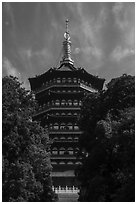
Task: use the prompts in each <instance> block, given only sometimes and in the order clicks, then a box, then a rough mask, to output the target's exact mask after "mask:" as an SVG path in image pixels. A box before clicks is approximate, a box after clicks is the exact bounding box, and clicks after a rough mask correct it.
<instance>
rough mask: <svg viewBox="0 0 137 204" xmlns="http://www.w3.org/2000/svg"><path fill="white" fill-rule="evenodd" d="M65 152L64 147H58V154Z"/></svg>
mask: <svg viewBox="0 0 137 204" xmlns="http://www.w3.org/2000/svg"><path fill="white" fill-rule="evenodd" d="M64 153H65V148H64V147H61V148H60V149H59V154H60V155H63V154H64Z"/></svg>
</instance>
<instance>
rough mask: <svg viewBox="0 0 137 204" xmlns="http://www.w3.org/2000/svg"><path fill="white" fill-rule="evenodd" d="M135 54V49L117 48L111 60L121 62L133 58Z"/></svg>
mask: <svg viewBox="0 0 137 204" xmlns="http://www.w3.org/2000/svg"><path fill="white" fill-rule="evenodd" d="M134 54H135V52H134V50H133V49H128V48H125V49H122V47H121V46H117V47H116V48H115V49H114V50H113V52H112V53H111V59H112V60H116V61H117V62H119V61H120V60H123V59H124V58H126V57H128V56H132V55H134Z"/></svg>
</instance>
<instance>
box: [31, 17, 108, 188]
mask: <svg viewBox="0 0 137 204" xmlns="http://www.w3.org/2000/svg"><path fill="white" fill-rule="evenodd" d="M104 81H105V80H104V79H101V78H98V77H97V76H93V75H91V74H89V73H88V72H87V71H86V70H85V69H84V68H76V67H75V66H74V61H73V60H72V58H71V40H70V34H69V30H68V20H66V31H65V34H64V41H63V57H62V59H61V61H60V66H59V67H57V68H50V69H49V70H48V71H47V72H45V73H43V74H41V75H39V76H36V77H33V78H29V82H30V86H31V90H32V91H33V92H34V93H35V98H36V100H37V101H38V104H39V110H38V111H37V112H36V114H35V115H34V116H33V119H34V120H38V121H40V122H41V125H42V126H43V127H44V128H46V129H47V130H48V133H49V137H50V139H51V140H52V141H53V142H52V145H51V163H52V166H53V171H52V179H53V185H54V186H55V187H58V186H61V187H64V186H68V187H72V186H76V185H77V184H76V181H75V176H74V171H75V168H76V167H77V165H79V164H80V159H79V158H78V157H77V152H78V151H79V147H78V139H79V137H80V135H81V134H82V132H81V130H80V129H79V127H78V124H77V121H78V117H79V115H80V110H81V107H82V100H83V98H84V96H85V95H86V94H89V93H91V92H98V91H99V90H101V89H102V88H103V84H104Z"/></svg>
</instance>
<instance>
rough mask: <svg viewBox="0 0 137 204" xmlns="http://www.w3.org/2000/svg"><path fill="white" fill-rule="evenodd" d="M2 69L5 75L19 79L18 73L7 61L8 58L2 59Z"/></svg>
mask: <svg viewBox="0 0 137 204" xmlns="http://www.w3.org/2000/svg"><path fill="white" fill-rule="evenodd" d="M2 69H3V72H4V73H5V75H8V76H9V75H12V76H16V77H20V73H19V72H18V70H17V68H15V67H14V66H13V65H12V63H11V62H10V61H9V59H8V58H6V57H4V59H3V61H2Z"/></svg>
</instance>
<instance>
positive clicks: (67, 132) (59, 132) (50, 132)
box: [49, 130, 83, 134]
mask: <svg viewBox="0 0 137 204" xmlns="http://www.w3.org/2000/svg"><path fill="white" fill-rule="evenodd" d="M82 133H83V132H82V131H80V130H49V134H82Z"/></svg>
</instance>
